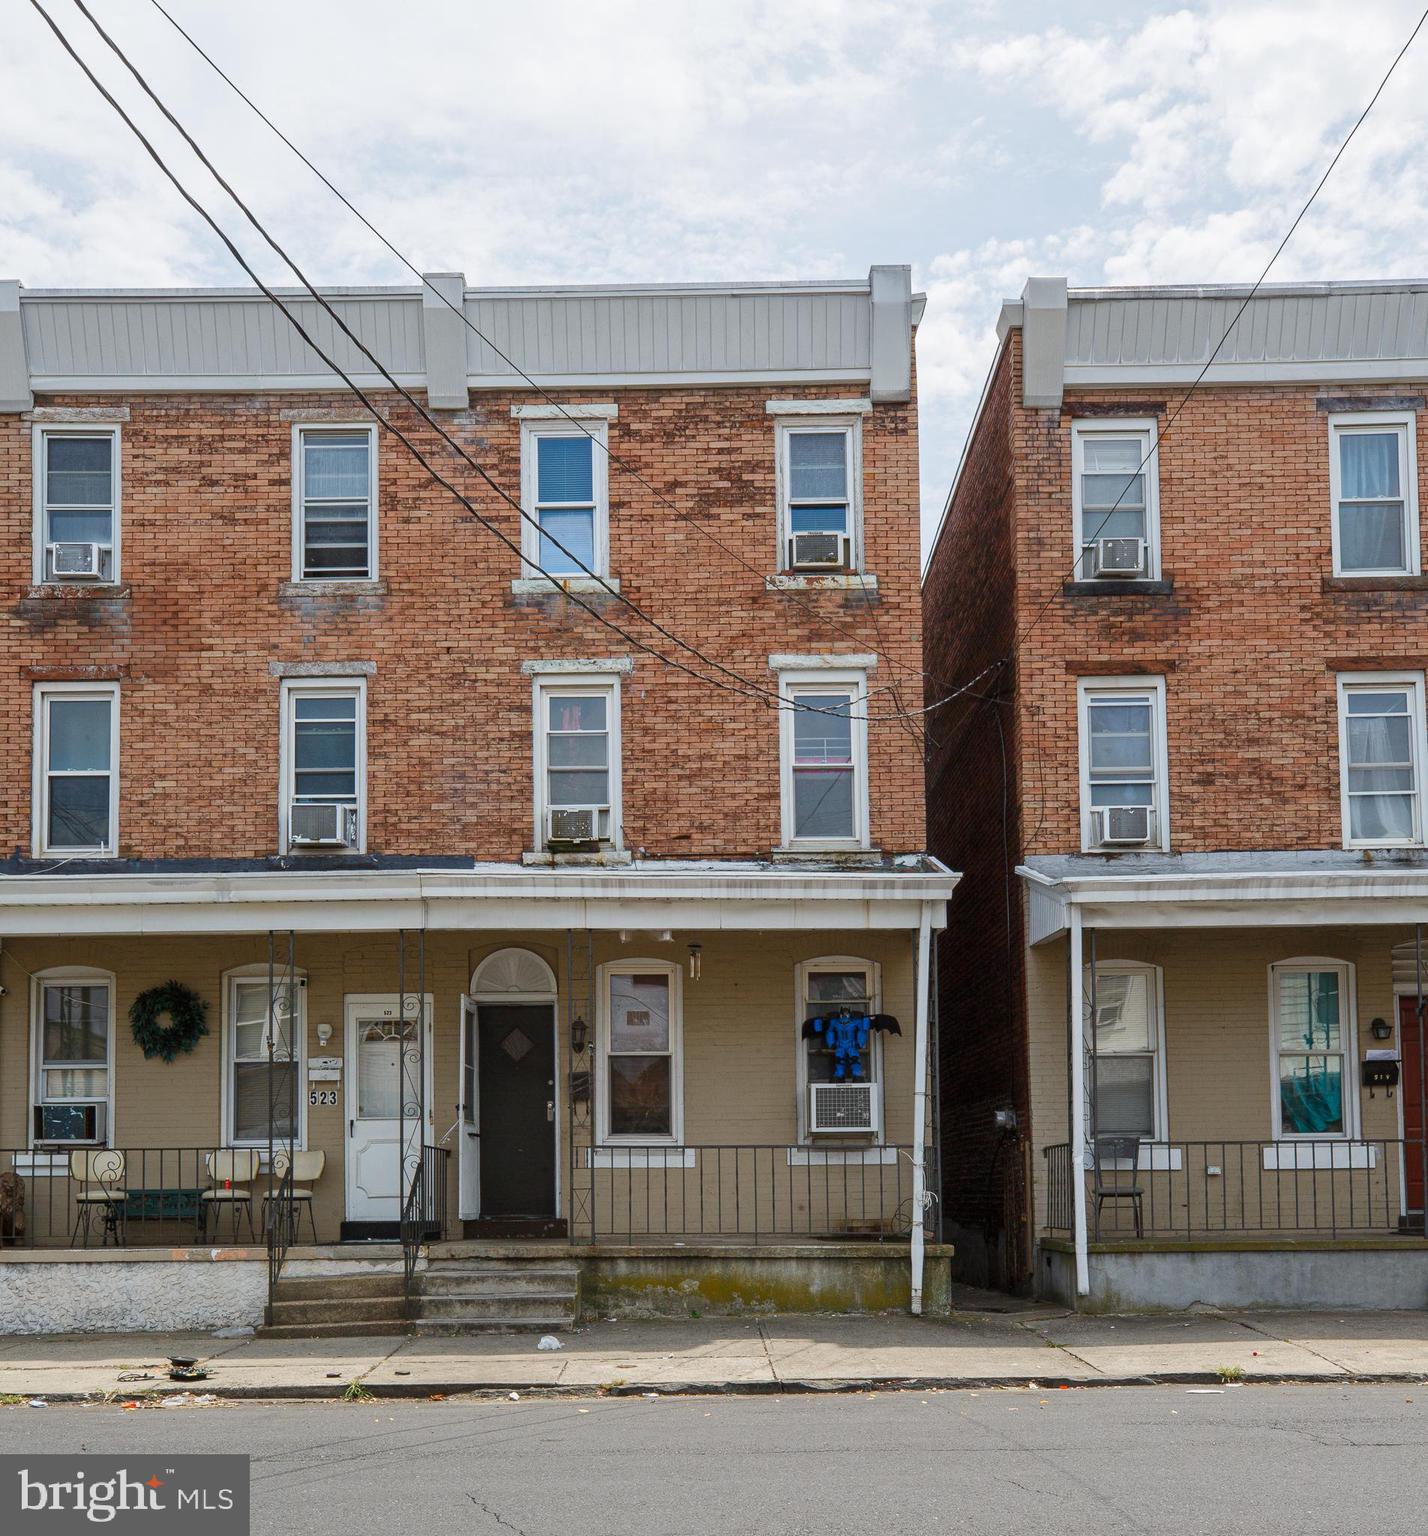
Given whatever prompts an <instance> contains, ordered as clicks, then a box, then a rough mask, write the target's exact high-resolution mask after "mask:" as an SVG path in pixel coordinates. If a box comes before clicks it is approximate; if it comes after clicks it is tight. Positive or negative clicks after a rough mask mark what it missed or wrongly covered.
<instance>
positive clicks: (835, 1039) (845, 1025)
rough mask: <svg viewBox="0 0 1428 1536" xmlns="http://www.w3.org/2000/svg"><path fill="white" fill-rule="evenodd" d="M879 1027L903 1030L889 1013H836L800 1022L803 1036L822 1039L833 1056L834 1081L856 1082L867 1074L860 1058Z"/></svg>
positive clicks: (865, 1053)
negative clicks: (850, 1080) (849, 1080)
mask: <svg viewBox="0 0 1428 1536" xmlns="http://www.w3.org/2000/svg"><path fill="white" fill-rule="evenodd" d="M882 1030H885V1031H886V1032H887V1033H888V1034H890V1035H900V1034H901V1033H902V1028H901V1026H900V1025H899V1024H898V1021H897V1020H896V1019H895V1018H894V1017H893V1016H892V1014H890V1013H875V1014H850V1013H837V1014H831V1015H829V1016H828V1017H827V1018H822V1017H820V1018H814V1019H809V1020H808V1021H807V1022H806V1023H805V1024H804V1026H803V1038H804V1039H805V1040H813V1039H819V1038H821V1039H822V1040H823V1042H824V1044H823V1048H824V1050H826V1051H827V1052H828V1053H829V1055H831V1056H832V1058H833V1081H834V1082H835V1083H841V1082H846V1081H847V1080H848V1079H849V1078H851V1079H853V1081H855V1082H857V1081H860V1080H861V1079H862V1078H864V1077H866V1076H867V1073H866V1072H865V1070H864V1067H863V1061H864V1058H865V1057H866V1056H867V1054H868V1044H869V1042H870V1041H871V1039H872V1036H873V1033H874V1031H882Z"/></svg>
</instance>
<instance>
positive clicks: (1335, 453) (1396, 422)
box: [1329, 411, 1423, 580]
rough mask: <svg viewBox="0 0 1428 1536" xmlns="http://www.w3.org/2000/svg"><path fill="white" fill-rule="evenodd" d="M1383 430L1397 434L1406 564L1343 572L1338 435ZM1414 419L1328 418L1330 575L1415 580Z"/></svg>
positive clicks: (1399, 414) (1375, 414)
mask: <svg viewBox="0 0 1428 1536" xmlns="http://www.w3.org/2000/svg"><path fill="white" fill-rule="evenodd" d="M1374 428H1377V429H1378V430H1380V431H1382V430H1383V429H1385V428H1389V429H1392V430H1394V431H1396V432H1398V433H1399V435H1400V436H1399V441H1400V445H1401V446H1400V449H1399V456H1398V472H1399V479H1400V484H1401V485H1402V488H1403V523H1404V528H1403V540H1404V553H1405V554H1406V556H1407V557H1408V563H1407V564H1406V565H1403V566H1399V567H1397V568H1392V567H1390V568H1387V569H1379V568H1376V567H1374V568H1370V567H1364V568H1358V567H1356V568H1355V569H1354V570H1351V571H1346V570H1344V568H1343V565H1342V563H1341V560H1340V551H1339V494H1340V479H1341V474H1342V466H1341V465H1340V462H1339V435H1340V433H1341V432H1358V431H1365V430H1371V429H1374ZM1417 437H1418V417H1417V413H1416V412H1414V411H1339V412H1335V413H1334V414H1332V415H1331V416H1330V417H1329V537H1330V541H1331V544H1332V548H1333V555H1334V575H1335V576H1346V577H1348V578H1349V579H1350V580H1352V579H1353V578H1354V577H1356V576H1417V575H1419V574H1421V572H1422V569H1423V564H1422V552H1421V549H1420V543H1419V531H1418V444H1417Z"/></svg>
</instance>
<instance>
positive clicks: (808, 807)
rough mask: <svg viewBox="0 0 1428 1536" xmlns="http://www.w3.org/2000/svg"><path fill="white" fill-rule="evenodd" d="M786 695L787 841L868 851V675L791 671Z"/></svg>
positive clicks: (783, 681) (784, 683)
mask: <svg viewBox="0 0 1428 1536" xmlns="http://www.w3.org/2000/svg"><path fill="white" fill-rule="evenodd" d="M779 693H780V708H779V716H780V727H781V730H780V739H781V748H782V750H781V754H780V755H781V760H782V761H781V769H782V773H781V777H782V781H783V784H782V796H781V799H782V809H783V816H782V822H783V827H782V835H783V843H784V846H785V847H789V848H807V849H819V848H829V849H839V848H866V847H867V846H868V685H867V677H866V674H864V673H861V672H859V673H853V672H847V673H843V672H831V671H830V672H826V673H788V672H784V673H782V674H781V675H780V678H779Z"/></svg>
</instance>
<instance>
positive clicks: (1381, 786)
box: [1339, 672, 1424, 848]
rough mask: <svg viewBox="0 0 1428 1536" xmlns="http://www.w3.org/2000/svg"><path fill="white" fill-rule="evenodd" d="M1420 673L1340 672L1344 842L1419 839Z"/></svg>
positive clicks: (1370, 844)
mask: <svg viewBox="0 0 1428 1536" xmlns="http://www.w3.org/2000/svg"><path fill="white" fill-rule="evenodd" d="M1423 745H1424V723H1423V675H1422V673H1417V672H1385V673H1381V674H1373V673H1364V672H1351V673H1342V674H1340V676H1339V764H1340V788H1341V796H1342V805H1343V825H1344V844H1345V846H1346V847H1349V848H1383V847H1403V846H1411V845H1413V844H1417V843H1421V842H1422V841H1423V840H1424V839H1423V825H1424V819H1423Z"/></svg>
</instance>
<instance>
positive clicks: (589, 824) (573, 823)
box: [545, 805, 610, 848]
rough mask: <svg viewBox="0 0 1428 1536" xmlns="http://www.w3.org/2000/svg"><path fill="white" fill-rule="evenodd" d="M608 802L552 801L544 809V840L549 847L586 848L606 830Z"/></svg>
mask: <svg viewBox="0 0 1428 1536" xmlns="http://www.w3.org/2000/svg"><path fill="white" fill-rule="evenodd" d="M609 818H610V807H609V806H608V805H552V806H547V808H546V813H545V841H546V846H547V847H549V848H588V847H593V846H595V845H596V844H598V843H600V842H601V841H602V840H603V839H604V838H605V837H606V836H607V835H608V832H609V825H610V821H609Z"/></svg>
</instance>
